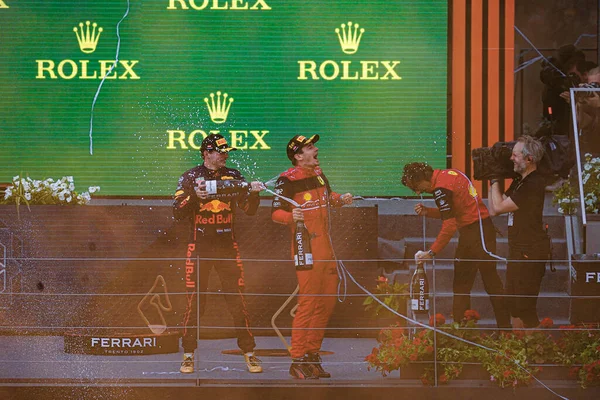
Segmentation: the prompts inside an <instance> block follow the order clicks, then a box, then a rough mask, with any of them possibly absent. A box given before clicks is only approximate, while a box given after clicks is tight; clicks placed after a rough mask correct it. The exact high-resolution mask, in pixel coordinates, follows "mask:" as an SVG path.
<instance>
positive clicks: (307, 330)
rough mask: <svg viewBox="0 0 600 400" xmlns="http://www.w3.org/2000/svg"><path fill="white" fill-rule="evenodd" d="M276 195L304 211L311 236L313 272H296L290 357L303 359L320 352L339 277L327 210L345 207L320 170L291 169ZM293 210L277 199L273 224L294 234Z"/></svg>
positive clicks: (289, 205)
mask: <svg viewBox="0 0 600 400" xmlns="http://www.w3.org/2000/svg"><path fill="white" fill-rule="evenodd" d="M275 193H277V194H278V195H281V196H284V197H287V198H289V199H292V200H294V201H295V202H296V203H298V204H300V207H301V208H302V210H303V211H304V224H305V226H306V229H307V230H308V232H309V234H310V237H311V241H310V244H311V248H312V253H313V259H314V266H313V268H312V269H311V270H303V271H299V270H297V271H296V276H297V277H298V284H299V285H300V291H299V297H298V309H297V310H296V316H295V317H294V321H293V323H292V349H291V356H292V357H293V358H301V357H303V356H304V355H305V354H307V353H317V352H318V351H319V350H320V348H321V343H322V342H323V337H324V336H325V327H326V326H327V323H328V321H329V317H330V316H331V313H332V312H333V309H334V307H335V302H336V294H337V284H338V274H337V263H336V261H335V256H334V253H333V248H332V247H331V240H330V237H329V218H328V212H329V210H328V207H329V205H332V206H335V207H341V206H342V205H343V204H342V201H341V199H340V194H338V193H334V192H332V191H331V188H330V186H329V182H328V181H327V178H326V177H325V175H323V172H322V171H321V169H320V168H319V167H317V168H315V169H314V170H312V169H306V168H301V167H298V166H296V167H293V168H290V169H289V170H287V171H285V172H284V173H282V174H281V175H280V176H279V179H278V180H277V184H276V186H275ZM294 207H295V206H293V205H292V204H290V203H289V202H288V201H286V200H285V199H282V198H281V197H277V196H276V197H275V198H274V199H273V207H272V213H271V217H272V219H273V221H275V222H277V223H280V224H285V225H288V226H289V227H290V229H291V230H292V232H293V230H294V227H295V224H294V220H293V218H292V209H293V208H294ZM292 253H293V243H292ZM311 295H316V296H311Z"/></svg>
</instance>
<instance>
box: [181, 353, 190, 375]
mask: <svg viewBox="0 0 600 400" xmlns="http://www.w3.org/2000/svg"><path fill="white" fill-rule="evenodd" d="M179 372H181V373H182V374H193V373H194V353H183V362H182V363H181V367H180V368H179Z"/></svg>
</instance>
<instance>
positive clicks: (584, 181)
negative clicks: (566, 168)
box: [582, 174, 590, 185]
mask: <svg viewBox="0 0 600 400" xmlns="http://www.w3.org/2000/svg"><path fill="white" fill-rule="evenodd" d="M589 179H590V174H585V175H584V176H583V179H582V181H583V184H584V185H585V184H586V183H587V181H588V180H589Z"/></svg>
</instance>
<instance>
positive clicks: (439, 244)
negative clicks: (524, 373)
mask: <svg viewBox="0 0 600 400" xmlns="http://www.w3.org/2000/svg"><path fill="white" fill-rule="evenodd" d="M431 182H432V186H433V197H434V199H435V203H436V205H437V207H438V209H439V212H436V211H437V210H435V209H432V215H429V216H430V217H433V218H441V219H442V220H443V222H442V229H441V230H440V233H439V234H438V236H437V238H436V240H435V242H434V243H433V244H432V245H431V250H432V251H433V252H435V253H439V252H440V251H442V249H443V248H444V247H446V245H447V244H448V242H449V241H450V239H451V238H452V236H454V233H455V232H456V231H457V230H458V232H459V235H460V236H459V239H458V246H457V248H456V253H455V255H454V257H455V258H457V259H458V260H457V261H455V262H454V282H453V289H454V290H453V291H454V301H453V306H452V310H453V314H454V320H455V321H460V320H462V318H463V316H464V313H465V311H466V310H468V309H470V308H471V296H470V293H471V289H472V288H473V283H474V282H475V277H476V276H477V271H479V272H480V273H481V280H482V281H483V286H484V288H485V291H486V292H487V293H488V294H490V295H491V296H492V297H491V298H490V301H491V303H492V308H493V309H494V314H495V315H496V323H497V325H498V327H500V328H509V327H510V326H511V325H510V315H509V313H508V309H507V308H506V306H505V304H504V298H503V296H502V294H503V293H504V286H503V285H502V281H501V280H500V277H499V276H498V272H497V271H496V263H495V262H493V260H494V259H493V258H492V257H491V256H490V255H489V254H488V253H486V252H485V250H484V248H483V246H482V243H481V236H482V234H481V227H483V238H484V241H485V245H486V248H487V250H488V251H490V252H492V253H493V252H495V251H496V229H495V228H494V224H493V223H492V220H491V219H490V218H489V216H490V215H489V212H488V209H487V207H486V206H485V204H483V201H482V200H481V199H480V198H479V197H478V195H477V191H476V190H475V187H474V186H473V185H472V184H471V182H470V181H469V180H468V179H467V177H466V176H465V175H464V174H463V173H462V172H460V171H458V170H452V169H447V170H439V169H436V170H434V171H433V176H432V179H431ZM480 218H481V226H480V224H479V219H480ZM479 260H489V261H479Z"/></svg>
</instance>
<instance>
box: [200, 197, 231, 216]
mask: <svg viewBox="0 0 600 400" xmlns="http://www.w3.org/2000/svg"><path fill="white" fill-rule="evenodd" d="M199 211H200V212H202V211H210V212H213V213H215V214H217V213H220V212H221V211H231V205H229V203H223V202H222V201H219V200H212V201H209V202H208V203H204V204H200V209H199Z"/></svg>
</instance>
